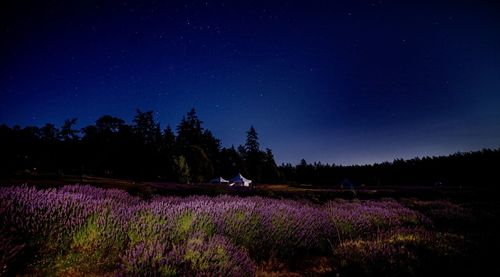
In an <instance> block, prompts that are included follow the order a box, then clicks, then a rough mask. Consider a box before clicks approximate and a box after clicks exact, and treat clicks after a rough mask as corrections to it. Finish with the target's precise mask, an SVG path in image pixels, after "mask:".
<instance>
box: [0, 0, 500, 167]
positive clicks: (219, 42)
mask: <svg viewBox="0 0 500 277" xmlns="http://www.w3.org/2000/svg"><path fill="white" fill-rule="evenodd" d="M499 34H500V4H498V3H497V4H495V2H493V1H492V2H487V1H457V0H455V1H439V0H437V1H353V0H350V1H313V0H311V1H235V0H228V1H209V0H208V1H92V0H87V1H24V0H17V1H14V0H12V1H10V0H7V1H2V3H1V4H0V41H1V42H0V123H6V124H8V125H9V126H12V125H14V124H19V125H21V126H27V125H37V126H42V125H43V124H45V123H47V122H52V123H55V124H56V125H61V124H62V122H63V121H64V120H65V119H67V118H72V117H77V118H78V127H83V126H86V125H89V124H91V123H93V122H94V121H95V120H96V119H97V118H98V117H99V116H101V115H105V114H110V115H113V116H117V117H121V118H123V119H125V120H126V121H128V122H131V120H132V118H133V116H134V114H135V110H136V109H137V108H139V109H141V110H143V111H147V110H154V111H155V112H156V113H155V116H156V118H157V119H158V121H159V122H160V123H161V125H162V127H166V126H167V125H171V126H172V127H175V126H176V125H177V123H178V122H179V121H180V119H181V118H182V116H183V115H184V114H185V113H186V112H187V111H189V110H190V109H191V108H192V107H194V108H196V110H197V112H198V114H199V117H200V118H201V119H202V120H203V121H204V126H205V127H206V128H208V129H210V130H211V131H212V132H213V134H214V135H215V136H216V137H217V138H220V139H221V141H222V145H223V146H226V147H229V146H231V145H235V146H237V145H239V144H241V143H244V140H245V132H246V131H247V130H248V128H249V127H250V125H254V126H255V128H256V129H257V132H258V133H259V137H260V142H261V146H262V147H263V148H265V147H270V148H272V149H273V152H274V154H275V157H276V160H277V161H278V162H280V163H281V162H291V163H293V164H294V163H297V162H298V161H299V160H300V159H301V158H305V159H306V160H307V161H309V162H312V161H321V162H328V163H336V164H346V165H348V164H365V163H374V162H382V161H386V160H389V161H392V160H393V159H394V158H412V157H415V156H426V155H441V154H450V153H454V152H457V151H471V150H479V149H481V148H485V147H490V148H496V147H500V35H499Z"/></svg>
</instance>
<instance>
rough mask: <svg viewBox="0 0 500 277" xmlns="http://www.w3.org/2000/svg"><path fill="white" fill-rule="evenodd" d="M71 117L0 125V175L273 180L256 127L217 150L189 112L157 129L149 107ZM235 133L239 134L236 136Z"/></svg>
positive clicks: (214, 140) (274, 170)
mask: <svg viewBox="0 0 500 277" xmlns="http://www.w3.org/2000/svg"><path fill="white" fill-rule="evenodd" d="M75 124H76V119H69V120H66V121H65V122H64V124H62V126H60V127H56V126H55V125H54V124H46V125H45V126H43V127H41V128H38V127H33V126H29V127H25V128H21V127H19V126H14V127H12V128H10V127H8V126H6V125H1V126H0V151H1V153H2V154H1V158H0V159H1V161H0V163H1V164H0V174H1V175H3V176H12V175H20V174H21V175H22V174H29V175H50V174H57V175H60V176H61V175H93V176H106V177H119V178H132V179H136V180H165V181H176V182H182V183H198V182H206V181H208V180H210V179H211V178H213V177H214V176H225V177H226V178H228V177H232V176H234V175H236V174H237V173H238V172H240V173H242V174H243V175H245V176H249V178H252V179H253V180H255V181H257V182H278V181H279V172H278V167H277V166H276V163H275V161H274V157H273V154H272V151H271V150H270V149H266V150H265V151H262V150H261V149H260V147H259V141H258V136H257V132H256V131H255V129H254V128H253V127H251V128H250V129H249V131H248V132H247V140H246V143H245V145H242V146H239V147H238V148H237V149H235V148H234V147H231V148H223V147H221V145H220V141H219V140H218V139H217V138H215V137H214V136H213V135H212V133H211V132H210V131H209V130H207V129H205V128H203V126H202V124H203V122H202V121H201V120H200V119H199V118H198V116H197V114H196V111H195V110H194V109H192V110H191V111H190V112H188V113H187V114H186V116H184V117H183V118H182V120H181V122H180V123H179V124H178V125H177V127H176V130H175V131H176V132H175V133H174V131H173V130H172V129H171V128H170V126H167V127H166V128H165V129H162V128H161V126H160V124H159V123H158V122H157V121H156V120H155V118H154V116H153V112H152V111H148V112H142V111H140V110H138V111H137V113H136V115H135V117H134V119H133V122H132V124H127V123H126V122H125V121H124V120H123V119H120V118H117V117H113V116H110V115H105V116H102V117H100V118H99V119H97V121H96V122H95V124H93V125H90V126H87V127H84V128H82V129H80V130H77V129H75V128H74V126H75ZM242 135H243V134H242Z"/></svg>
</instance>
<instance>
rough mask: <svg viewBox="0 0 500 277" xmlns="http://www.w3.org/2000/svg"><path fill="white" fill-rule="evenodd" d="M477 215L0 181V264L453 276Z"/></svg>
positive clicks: (407, 203)
mask: <svg viewBox="0 0 500 277" xmlns="http://www.w3.org/2000/svg"><path fill="white" fill-rule="evenodd" d="M477 220H478V219H477V217H476V215H475V214H474V211H472V210H471V209H469V208H467V207H463V205H459V204H456V203H453V202H450V201H447V200H417V199H401V200H398V201H396V200H393V199H378V200H341V199H334V200H331V201H328V202H326V203H323V204H313V203H311V202H308V201H306V200H304V201H298V200H287V199H272V198H264V197H257V196H254V197H238V196H227V195H226V196H224V195H222V196H217V197H207V196H190V197H165V196H153V197H151V198H150V199H143V198H140V197H138V196H132V195H130V194H128V193H127V192H126V191H122V190H119V189H102V188H96V187H93V186H89V185H67V186H63V187H60V188H50V189H37V188H35V187H28V186H4V187H2V188H0V226H1V230H0V234H1V236H0V255H1V256H0V268H1V274H2V275H55V276H67V275H71V276H87V275H98V276H102V275H104V276H109V275H113V276H115V275H123V276H253V275H261V276H262V275H274V276H277V275H336V274H339V275H340V276H360V275H365V276H373V275H376V276H379V275H383V276H420V275H433V274H441V273H443V274H446V273H459V272H462V273H464V271H462V268H463V267H464V263H463V261H466V260H467V259H469V256H470V255H471V253H473V251H474V249H475V247H476V248H477V243H476V241H474V240H473V236H472V235H470V234H471V232H469V231H468V226H474V224H476V223H475V221H477ZM469 263H470V261H469Z"/></svg>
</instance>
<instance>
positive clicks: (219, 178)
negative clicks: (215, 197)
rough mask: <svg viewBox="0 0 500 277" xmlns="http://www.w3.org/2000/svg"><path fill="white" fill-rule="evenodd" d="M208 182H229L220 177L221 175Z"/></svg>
mask: <svg viewBox="0 0 500 277" xmlns="http://www.w3.org/2000/svg"><path fill="white" fill-rule="evenodd" d="M210 183H212V184H227V183H229V181H228V180H226V179H224V178H222V177H217V178H215V179H212V180H210Z"/></svg>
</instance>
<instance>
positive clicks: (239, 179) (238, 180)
mask: <svg viewBox="0 0 500 277" xmlns="http://www.w3.org/2000/svg"><path fill="white" fill-rule="evenodd" d="M251 183H252V180H248V179H247V178H245V177H243V176H241V174H239V173H238V175H236V176H234V177H233V178H231V179H229V185H230V186H243V187H249V186H250V184H251Z"/></svg>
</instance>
